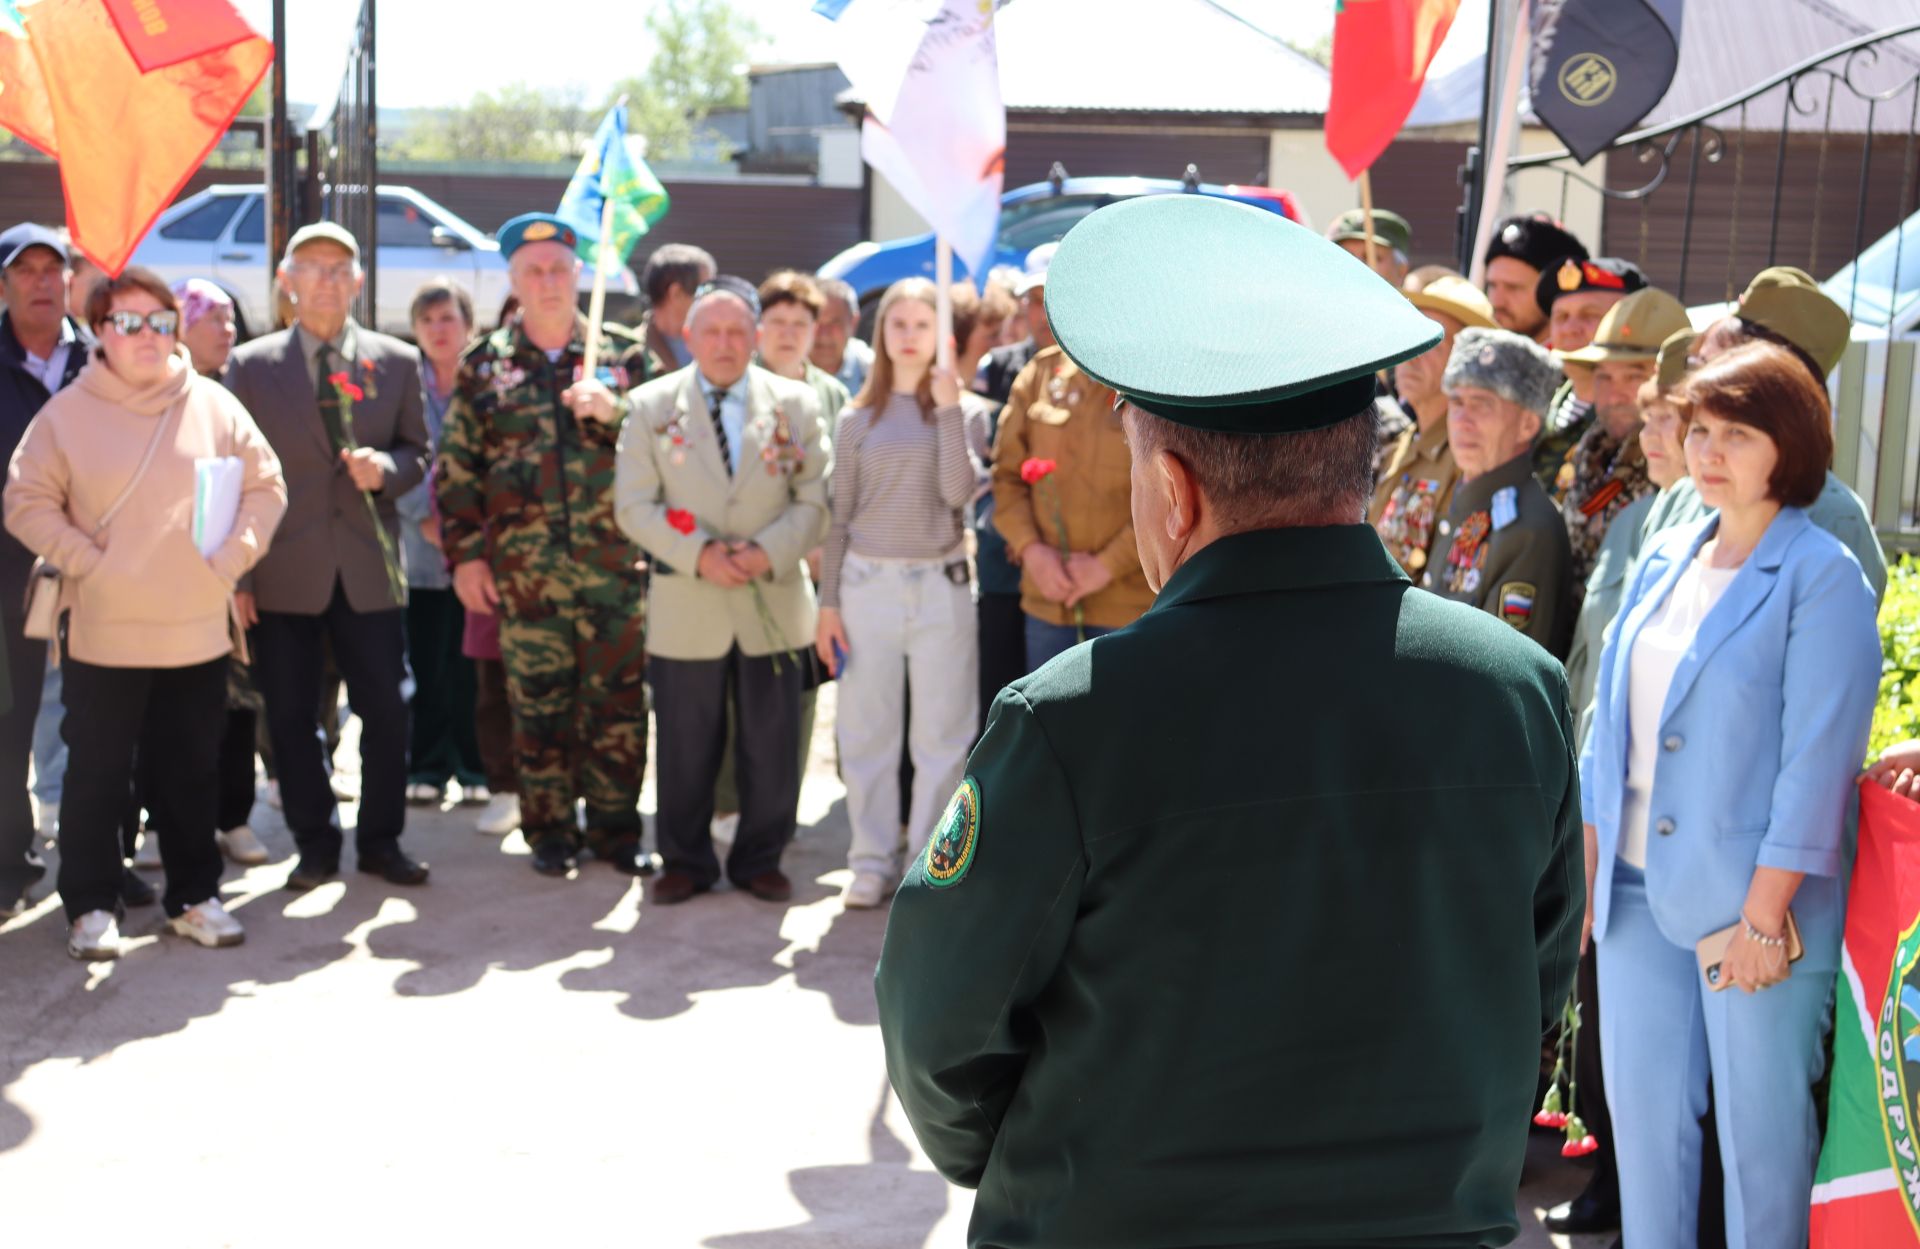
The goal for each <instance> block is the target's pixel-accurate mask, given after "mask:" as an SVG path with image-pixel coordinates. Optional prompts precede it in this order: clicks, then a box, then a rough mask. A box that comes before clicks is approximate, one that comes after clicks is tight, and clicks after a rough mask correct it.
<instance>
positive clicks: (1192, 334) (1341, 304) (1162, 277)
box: [1046, 195, 1441, 434]
mask: <svg viewBox="0 0 1920 1249" xmlns="http://www.w3.org/2000/svg"><path fill="white" fill-rule="evenodd" d="M1046 291H1047V320H1048V321H1049V322H1050V323H1051V324H1052V326H1053V334H1054V338H1055V340H1056V341H1057V342H1058V343H1059V344H1060V348H1061V350H1063V351H1064V352H1066V354H1067V356H1068V357H1069V358H1070V359H1071V360H1072V361H1073V362H1074V363H1075V364H1077V365H1079V366H1080V368H1081V370H1082V371H1083V372H1085V373H1086V374H1087V375H1088V376H1089V377H1091V378H1093V380H1095V381H1097V382H1100V383H1102V384H1104V385H1106V386H1109V387H1112V388H1113V389H1114V390H1115V391H1116V392H1118V393H1119V395H1120V396H1121V397H1122V398H1123V399H1125V400H1127V401H1128V402H1130V403H1132V404H1134V405H1135V406H1137V407H1139V408H1141V409H1143V410H1144V411H1147V412H1151V413H1153V414H1154V415H1155V416H1159V417H1163V418H1165V419H1166V420H1169V421H1173V422H1174V423H1176V424H1179V425H1187V426H1191V427H1193V428H1195V429H1205V430H1212V431H1215V432H1218V433H1232V434H1287V433H1297V432H1300V431H1304V430H1310V429H1324V428H1325V427H1327V426H1329V425H1335V424H1338V423H1339V422H1341V421H1343V420H1346V419H1347V418H1349V417H1352V416H1355V415H1357V414H1359V413H1360V412H1361V411H1363V410H1364V409H1365V408H1366V406H1367V405H1368V404H1369V403H1370V402H1372V400H1373V395H1374V374H1375V373H1376V372H1377V371H1379V370H1380V369H1383V368H1386V367H1387V366H1388V365H1392V364H1398V363H1399V362H1400V361H1402V360H1408V359H1411V358H1413V357H1414V356H1417V355H1419V354H1421V353H1422V352H1424V351H1427V350H1430V349H1431V348H1432V347H1433V346H1434V344H1436V343H1438V342H1439V341H1440V337H1441V334H1440V327H1439V326H1438V325H1436V324H1435V323H1434V322H1433V320H1432V319H1431V318H1429V317H1427V316H1425V315H1423V314H1422V313H1421V312H1420V311H1419V310H1418V309H1416V308H1415V307H1414V306H1413V305H1412V304H1410V303H1408V302H1407V300H1406V297H1405V296H1404V295H1402V294H1401V293H1400V292H1399V291H1397V290H1395V289H1394V288H1393V287H1392V286H1390V285H1388V284H1387V283H1386V282H1383V281H1381V279H1380V277H1379V276H1378V275H1377V274H1375V273H1374V272H1373V270H1371V269H1369V268H1367V266H1366V265H1364V264H1362V263H1361V262H1360V261H1358V260H1355V259H1354V258H1353V257H1352V256H1350V255H1348V254H1347V253H1346V251H1344V250H1343V249H1341V248H1340V247H1337V246H1335V245H1334V244H1332V243H1330V242H1328V241H1327V240H1325V239H1323V238H1321V237H1320V236H1319V235H1317V234H1315V233H1313V231H1311V230H1308V229H1306V228H1304V227H1302V226H1299V225H1296V224H1295V223H1293V222H1291V221H1288V220H1287V219H1286V218H1284V217H1281V216H1279V215H1277V214H1275V213H1271V212H1267V211H1265V210H1264V209H1259V208H1254V207H1251V206H1249V205H1246V204H1240V203H1235V202H1233V201H1231V200H1224V199H1215V198H1213V197H1211V196H1205V195H1148V196H1142V197H1140V198H1138V199H1130V200H1122V201H1120V202H1119V203H1116V204H1109V205H1107V206H1106V207H1105V208H1101V209H1099V210H1097V211H1095V212H1093V213H1090V214H1089V215H1088V216H1086V217H1085V218H1083V219H1082V220H1081V221H1080V223H1079V224H1078V225H1076V226H1074V227H1073V229H1072V230H1071V231H1069V232H1068V234H1067V237H1066V238H1064V239H1062V240H1061V242H1060V249H1059V250H1058V251H1056V252H1055V253H1054V256H1053V262H1052V264H1051V265H1049V266H1048V269H1047V286H1046Z"/></svg>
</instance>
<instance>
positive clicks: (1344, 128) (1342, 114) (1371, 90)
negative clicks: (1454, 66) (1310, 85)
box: [1327, 0, 1460, 178]
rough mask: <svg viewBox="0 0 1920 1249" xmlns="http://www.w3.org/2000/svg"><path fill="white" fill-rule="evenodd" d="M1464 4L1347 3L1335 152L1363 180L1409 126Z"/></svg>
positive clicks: (1339, 14)
mask: <svg viewBox="0 0 1920 1249" xmlns="http://www.w3.org/2000/svg"><path fill="white" fill-rule="evenodd" d="M1459 7H1460V0H1341V2H1340V3H1339V4H1338V5H1337V6H1336V8H1335V14H1334V19H1333V93H1332V95H1331V97H1330V98H1329V99H1328V101H1327V151H1329V152H1331V153H1333V158H1334V159H1335V160H1337V161H1339V162H1340V167H1341V168H1342V169H1344V170H1346V171H1347V177H1349V178H1357V177H1359V176H1360V175H1361V173H1362V172H1363V171H1365V170H1366V169H1367V168H1368V167H1369V166H1370V165H1372V164H1373V162H1374V161H1376V160H1378V159H1379V158H1380V153H1382V152H1384V151H1386V150H1387V144H1389V143H1391V142H1393V136H1395V135H1397V134H1399V133H1400V127H1401V126H1403V125H1405V124H1406V120H1407V114H1408V113H1411V112H1412V111H1413V105H1414V101H1416V100H1418V99H1419V98H1420V88H1421V87H1422V86H1423V85H1424V84H1425V83H1426V80H1427V67H1428V66H1429V65H1431V64H1433V56H1434V53H1436V52H1438V51H1439V50H1440V44H1441V43H1442V42H1443V41H1444V40H1445V39H1446V37H1447V30H1448V29H1449V28H1450V27H1451V26H1452V25H1453V15H1454V12H1455V11H1456V10H1458V9H1459Z"/></svg>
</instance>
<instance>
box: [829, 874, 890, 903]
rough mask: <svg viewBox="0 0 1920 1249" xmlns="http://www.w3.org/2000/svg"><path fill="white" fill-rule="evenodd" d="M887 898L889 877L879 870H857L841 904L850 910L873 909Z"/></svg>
mask: <svg viewBox="0 0 1920 1249" xmlns="http://www.w3.org/2000/svg"><path fill="white" fill-rule="evenodd" d="M886 900H887V878H886V877H885V876H882V875H881V874H880V873H878V872H855V873H854V874H853V883H852V884H851V885H848V886H847V892H846V894H845V895H844V896H843V897H842V898H841V899H840V905H842V906H844V907H846V908H847V909H849V910H856V909H857V910H863V911H864V910H871V909H872V908H874V907H876V906H879V905H880V904H881V903H882V902H885V901H886Z"/></svg>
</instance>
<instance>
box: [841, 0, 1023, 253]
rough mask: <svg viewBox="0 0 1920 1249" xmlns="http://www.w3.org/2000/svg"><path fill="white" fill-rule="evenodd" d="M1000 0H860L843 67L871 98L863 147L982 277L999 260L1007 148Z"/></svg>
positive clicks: (846, 34)
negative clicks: (997, 14)
mask: <svg viewBox="0 0 1920 1249" xmlns="http://www.w3.org/2000/svg"><path fill="white" fill-rule="evenodd" d="M997 3H998V0H851V2H850V3H848V4H847V5H846V6H845V8H844V9H843V10H842V11H841V14H840V16H839V18H838V22H839V26H840V33H841V44H840V68H841V69H842V70H843V71H844V72H845V73H846V75H847V77H848V79H849V80H851V81H852V83H853V85H854V87H855V88H856V89H857V90H858V91H859V92H860V94H861V96H862V97H863V98H864V99H865V100H866V104H867V118H866V122H865V124H864V125H863V126H862V128H861V136H860V150H861V154H862V155H863V156H865V157H866V160H867V163H868V164H869V165H872V166H873V167H874V168H875V169H876V170H878V171H879V172H880V173H881V174H883V175H884V176H885V177H886V179H887V181H888V182H891V183H892V184H893V185H894V187H895V188H896V189H897V190H898V191H899V192H900V194H901V195H902V196H904V197H905V198H906V201H907V202H908V203H909V204H912V205H913V207H914V210H915V211H917V212H918V213H919V214H920V215H921V216H922V217H925V218H926V219H927V220H928V221H929V222H931V223H932V225H933V229H934V232H935V233H936V234H938V235H939V236H940V237H941V238H944V239H945V240H947V242H948V243H950V244H952V246H953V250H954V254H955V255H957V256H959V257H960V259H961V260H962V261H963V262H965V264H966V265H967V268H968V270H969V271H970V272H971V273H973V274H974V275H975V276H976V277H977V276H978V275H980V274H983V273H985V272H986V270H987V266H988V265H989V263H990V262H991V260H992V257H993V244H994V236H995V234H996V233H997V232H998V231H999V227H1000V190H1001V184H1002V181H1003V177H1004V172H1005V159H1006V150H1007V111H1006V108H1005V106H1004V105H1003V104H1002V103H1001V101H1000V60H999V56H998V53H997V52H996V50H995V47H994V33H993V13H994V9H995V8H996V7H997Z"/></svg>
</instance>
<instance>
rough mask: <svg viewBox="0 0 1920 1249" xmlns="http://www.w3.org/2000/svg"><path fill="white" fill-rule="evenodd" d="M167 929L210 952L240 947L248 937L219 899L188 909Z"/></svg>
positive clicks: (171, 922) (169, 923)
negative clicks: (223, 948)
mask: <svg viewBox="0 0 1920 1249" xmlns="http://www.w3.org/2000/svg"><path fill="white" fill-rule="evenodd" d="M167 927H169V928H171V929H173V931H174V932H176V933H178V934H179V935H180V936H183V937H186V938H188V939H189V940H192V941H197V942H199V943H200V944H201V945H204V946H206V947H207V948H208V949H210V950H212V949H218V948H220V947H222V946H230V945H239V944H240V943H241V942H242V941H243V940H245V939H246V935H247V932H246V929H244V928H242V927H240V921H239V920H237V919H235V918H234V917H233V916H231V915H229V914H227V908H226V907H224V906H222V905H221V904H220V899H218V898H208V899H207V900H206V901H205V902H202V903H201V904H200V905H198V906H190V907H188V908H187V909H186V910H184V911H182V912H180V914H178V915H176V916H174V917H173V918H172V919H170V920H168V921H167Z"/></svg>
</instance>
